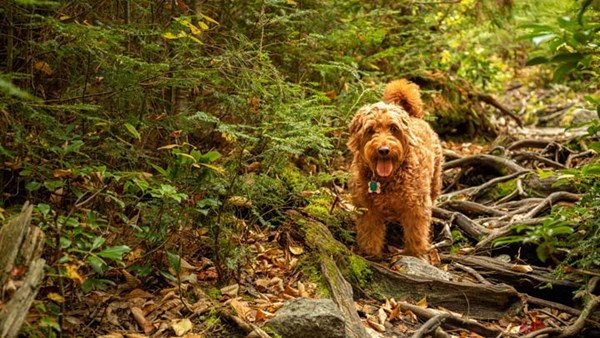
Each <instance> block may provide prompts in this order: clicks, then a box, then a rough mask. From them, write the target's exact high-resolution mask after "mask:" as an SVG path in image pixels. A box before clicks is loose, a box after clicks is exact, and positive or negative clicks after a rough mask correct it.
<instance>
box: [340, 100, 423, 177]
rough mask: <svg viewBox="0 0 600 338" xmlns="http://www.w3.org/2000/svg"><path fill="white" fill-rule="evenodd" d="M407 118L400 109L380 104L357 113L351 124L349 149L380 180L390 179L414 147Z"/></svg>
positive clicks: (369, 106) (404, 112) (406, 114)
mask: <svg viewBox="0 0 600 338" xmlns="http://www.w3.org/2000/svg"><path fill="white" fill-rule="evenodd" d="M409 119H410V117H409V115H408V113H406V111H404V110H403V109H402V108H401V107H399V106H396V105H393V104H386V103H383V102H379V103H375V104H372V105H368V106H365V107H363V108H361V109H359V110H358V112H357V113H356V115H355V116H354V118H353V119H352V122H351V123H350V139H349V141H348V148H350V150H351V151H352V153H353V155H354V156H355V157H356V156H359V157H360V158H361V159H362V160H363V161H364V162H365V163H366V164H367V165H368V166H369V168H370V169H371V171H372V172H373V173H374V174H375V175H376V176H377V177H379V178H387V177H391V176H393V174H394V172H395V171H396V170H397V169H398V168H399V167H400V166H401V164H402V163H403V162H404V158H405V157H406V153H407V151H408V147H409V146H411V145H414V144H416V142H415V138H414V136H413V135H412V133H411V131H410V129H409Z"/></svg>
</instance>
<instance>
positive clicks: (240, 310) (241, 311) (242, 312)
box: [229, 298, 248, 320]
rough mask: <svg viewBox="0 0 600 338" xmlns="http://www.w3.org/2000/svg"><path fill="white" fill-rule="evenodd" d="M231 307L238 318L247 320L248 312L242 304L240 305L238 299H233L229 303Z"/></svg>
mask: <svg viewBox="0 0 600 338" xmlns="http://www.w3.org/2000/svg"><path fill="white" fill-rule="evenodd" d="M229 305H231V307H232V308H233V309H234V310H235V313H236V314H237V315H238V317H240V318H241V319H243V320H247V319H246V314H247V312H248V310H247V308H246V307H245V306H244V305H243V304H242V303H240V302H239V301H238V300H237V299H235V298H233V299H232V300H231V301H229Z"/></svg>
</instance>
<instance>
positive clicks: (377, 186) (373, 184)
mask: <svg viewBox="0 0 600 338" xmlns="http://www.w3.org/2000/svg"><path fill="white" fill-rule="evenodd" d="M371 193H375V194H380V193H381V183H379V182H377V181H376V180H375V177H373V178H372V179H371V181H369V194H371Z"/></svg>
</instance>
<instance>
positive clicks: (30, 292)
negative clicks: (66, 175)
mask: <svg viewBox="0 0 600 338" xmlns="http://www.w3.org/2000/svg"><path fill="white" fill-rule="evenodd" d="M32 211H33V206H32V205H30V204H29V203H25V205H24V206H23V209H22V210H21V213H20V214H19V216H18V217H17V218H15V219H13V220H11V221H10V222H8V223H7V224H5V225H3V226H2V228H0V290H2V289H4V285H5V283H7V282H8V281H9V277H10V272H11V271H12V270H13V268H15V267H16V264H17V262H18V264H19V266H27V267H28V268H27V273H26V274H25V275H24V277H23V278H22V280H21V281H20V282H21V283H20V284H21V286H20V287H19V288H18V289H17V290H16V291H14V294H11V295H8V296H9V299H3V298H0V304H1V303H5V304H4V306H3V307H1V309H0V338H12V337H16V336H17V335H18V333H19V330H20V328H21V325H22V324H23V321H24V320H25V317H26V316H27V313H28V312H29V308H30V307H31V304H32V303H33V301H34V300H35V297H36V295H37V292H38V290H39V287H40V285H41V282H42V278H43V277H44V266H45V265H46V261H45V260H44V259H41V258H40V256H41V252H42V247H43V243H44V233H43V232H42V231H41V230H40V229H39V228H37V227H33V226H30V222H31V213H32ZM0 296H2V297H4V295H0Z"/></svg>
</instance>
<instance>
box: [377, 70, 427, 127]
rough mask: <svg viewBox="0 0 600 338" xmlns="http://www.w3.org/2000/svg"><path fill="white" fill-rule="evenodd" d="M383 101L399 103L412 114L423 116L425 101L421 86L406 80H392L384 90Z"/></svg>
mask: <svg viewBox="0 0 600 338" xmlns="http://www.w3.org/2000/svg"><path fill="white" fill-rule="evenodd" d="M383 102H385V103H388V104H395V105H398V106H400V107H402V108H404V110H406V112H407V113H408V115H410V116H414V117H417V118H423V116H424V115H425V113H424V112H423V101H421V93H420V91H419V86H418V85H416V84H414V83H412V82H410V81H408V80H406V79H402V80H396V81H392V82H390V83H389V84H388V85H387V86H385V89H384V91H383Z"/></svg>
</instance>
